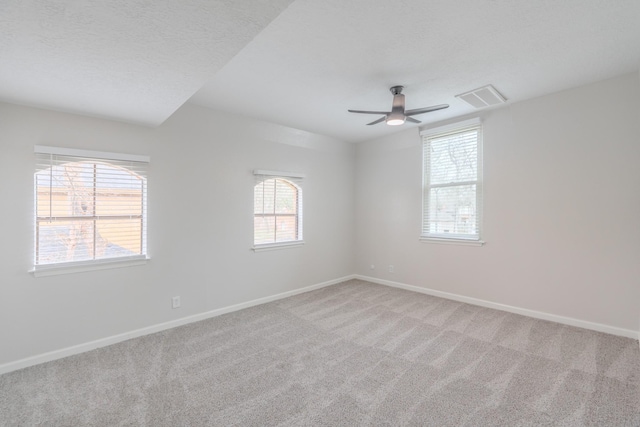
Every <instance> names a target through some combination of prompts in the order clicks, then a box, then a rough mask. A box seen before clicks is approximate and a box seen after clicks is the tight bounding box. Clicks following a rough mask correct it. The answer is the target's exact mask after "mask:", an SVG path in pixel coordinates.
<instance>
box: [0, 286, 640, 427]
mask: <svg viewBox="0 0 640 427" xmlns="http://www.w3.org/2000/svg"><path fill="white" fill-rule="evenodd" d="M0 425H3V426H33V425H46V426H93V425H95V426H117V425H147V426H204V425H212V426H227V425H240V426H272V425H282V426H298V425H309V426H310V425H314V426H316V425H317V426H339V425H342V426H358V425H373V426H399V425H416V426H540V425H549V426H582V425H593V426H640V354H639V350H638V342H637V341H635V340H631V339H626V338H620V337H616V336H611V335H606V334H602V333H598V332H592V331H588V330H583V329H579V328H573V327H569V326H563V325H559V324H555V323H551V322H545V321H540V320H535V319H531V318H527V317H522V316H518V315H514V314H509V313H505V312H501V311H496V310H490V309H485V308H480V307H475V306H472V305H467V304H463V303H458V302H454V301H449V300H445V299H440V298H434V297H430V296H426V295H422V294H417V293H413V292H408V291H403V290H398V289H393V288H389V287H384V286H379V285H374V284H371V283H366V282H362V281H357V280H353V281H349V282H346V283H343V284H339V285H335V286H331V287H328V288H324V289H321V290H318V291H314V292H309V293H306V294H301V295H298V296H294V297H291V298H287V299H284V300H280V301H276V302H273V303H270V304H265V305H262V306H258V307H254V308H250V309H246V310H242V311H239V312H235V313H231V314H228V315H225V316H220V317H216V318H213V319H209V320H206V321H202V322H199V323H194V324H191V325H187V326H183V327H179V328H175V329H172V330H169V331H165V332H162V333H157V334H154V335H150V336H146V337H142V338H138V339H134V340H130V341H126V342H123V343H120V344H117V345H113V346H110V347H106V348H102V349H98V350H95V351H91V352H88V353H84V354H81V355H77V356H73V357H69V358H66V359H62V360H58V361H54V362H50V363H46V364H42V365H39V366H34V367H31V368H27V369H23V370H20V371H16V372H12V373H9V374H5V375H2V376H0Z"/></svg>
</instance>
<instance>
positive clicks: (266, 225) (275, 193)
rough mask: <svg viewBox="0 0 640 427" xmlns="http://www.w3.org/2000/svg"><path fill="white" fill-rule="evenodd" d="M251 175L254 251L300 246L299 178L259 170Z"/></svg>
mask: <svg viewBox="0 0 640 427" xmlns="http://www.w3.org/2000/svg"><path fill="white" fill-rule="evenodd" d="M254 175H255V177H256V183H255V186H254V188H253V245H254V249H267V248H274V247H281V246H290V245H296V244H301V243H302V187H301V185H302V178H303V176H302V175H299V174H292V173H285V172H272V171H263V170H256V171H254Z"/></svg>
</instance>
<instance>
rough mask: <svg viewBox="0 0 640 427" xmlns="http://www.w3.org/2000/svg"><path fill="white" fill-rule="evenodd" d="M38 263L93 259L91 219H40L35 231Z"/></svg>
mask: <svg viewBox="0 0 640 427" xmlns="http://www.w3.org/2000/svg"><path fill="white" fill-rule="evenodd" d="M37 236H38V239H37V242H36V244H37V250H38V264H53V263H58V262H71V261H85V260H90V259H93V221H91V220H82V219H77V220H71V221H70V220H66V221H65V220H61V221H51V222H48V221H41V222H40V223H39V227H38V233H37Z"/></svg>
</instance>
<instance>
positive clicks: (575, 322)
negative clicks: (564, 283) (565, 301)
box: [355, 274, 639, 339]
mask: <svg viewBox="0 0 640 427" xmlns="http://www.w3.org/2000/svg"><path fill="white" fill-rule="evenodd" d="M355 278H356V279H359V280H366V281H367V282H372V283H377V284H379V285H385V286H391V287H393V288H399V289H405V290H408V291H413V292H419V293H421V294H427V295H432V296H435V297H440V298H446V299H450V300H454V301H460V302H465V303H467V304H472V305H478V306H480V307H487V308H494V309H496V310H502V311H507V312H509V313H515V314H521V315H523V316H528V317H533V318H535V319H542V320H549V321H551V322H556V323H562V324H564V325H569V326H576V327H578V328H584V329H591V330H593V331H598V332H604V333H607V334H611V335H619V336H623V337H627V338H633V339H638V338H639V332H638V331H633V330H631V329H623V328H618V327H615V326H609V325H603V324H601V323H594V322H588V321H586V320H579V319H574V318H571V317H564V316H558V315H556V314H549V313H544V312H541V311H536V310H529V309H526V308H520V307H514V306H511V305H506V304H499V303H495V302H491V301H485V300H482V299H478V298H472V297H465V296H462V295H457V294H452V293H449V292H442V291H437V290H435V289H429V288H422V287H420V286H414V285H407V284H404V283H399V282H392V281H390V280H384V279H377V278H375V277H369V276H363V275H360V274H356V275H355Z"/></svg>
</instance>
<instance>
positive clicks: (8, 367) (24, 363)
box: [0, 275, 356, 375]
mask: <svg viewBox="0 0 640 427" xmlns="http://www.w3.org/2000/svg"><path fill="white" fill-rule="evenodd" d="M355 278H356V276H355V275H349V276H344V277H341V278H339V279H334V280H329V281H327V282H322V283H317V284H315V285H311V286H306V287H304V288H300V289H295V290H293V291H287V292H282V293H280V294H276V295H271V296H268V297H263V298H258V299H254V300H251V301H247V302H243V303H240V304H235V305H230V306H228V307H222V308H218V309H215V310H211V311H207V312H204V313H199V314H194V315H192V316H187V317H182V318H180V319H176V320H171V321H169V322H164V323H159V324H156V325H152V326H147V327H145V328H140V329H136V330H133V331H130V332H125V333H122V334H118V335H113V336H110V337H106V338H101V339H98V340H95V341H90V342H87V343H83V344H78V345H74V346H71V347H66V348H62V349H60V350H54V351H50V352H47V353H43V354H39V355H36V356H31V357H27V358H25V359H20V360H16V361H14V362H9V363H5V364H2V365H0V375H2V374H6V373H8V372H12V371H17V370H18V369H22V368H27V367H29V366H33V365H39V364H40V363H45V362H50V361H52V360H57V359H62V358H63V357H67V356H73V355H74V354H79V353H84V352H87V351H91V350H95V349H96V348H100V347H106V346H108V345H112V344H117V343H119V342H122V341H126V340H130V339H132V338H137V337H141V336H144V335H149V334H153V333H156V332H161V331H164V330H167V329H171V328H175V327H177V326H182V325H187V324H189V323H193V322H199V321H200V320H205V319H209V318H211V317H216V316H220V315H222V314H227V313H231V312H233V311H238V310H242V309H244V308H249V307H253V306H256V305H260V304H265V303H268V302H272V301H276V300H279V299H283V298H288V297H291V296H294V295H298V294H302V293H305V292H309V291H313V290H316V289H320V288H324V287H327V286H331V285H335V284H337V283H341V282H344V281H347V280H351V279H355Z"/></svg>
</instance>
